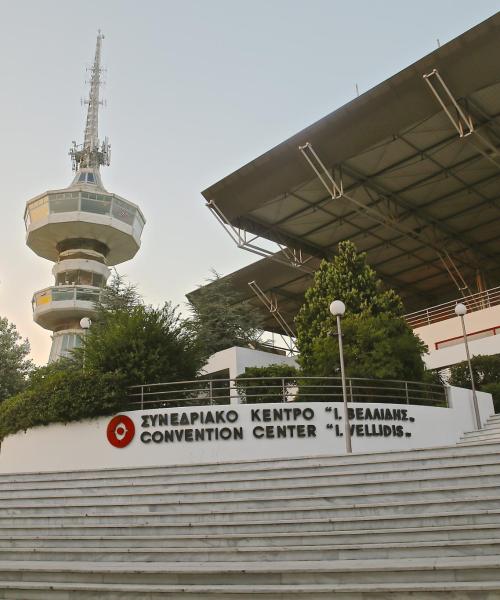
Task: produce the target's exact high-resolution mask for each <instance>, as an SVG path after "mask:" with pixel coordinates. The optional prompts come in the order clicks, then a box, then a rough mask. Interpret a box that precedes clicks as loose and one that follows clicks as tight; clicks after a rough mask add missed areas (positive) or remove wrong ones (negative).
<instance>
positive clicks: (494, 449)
mask: <svg viewBox="0 0 500 600" xmlns="http://www.w3.org/2000/svg"><path fill="white" fill-rule="evenodd" d="M487 452H488V453H500V442H497V443H496V444H491V445H490V444H488V448H487ZM481 454H483V452H482V451H481V449H479V448H477V449H474V450H470V449H463V448H461V447H457V446H455V445H453V446H443V447H441V448H426V449H422V450H405V451H398V452H394V451H391V452H372V453H359V454H357V453H354V454H352V455H338V456H318V457H306V458H294V459H269V460H259V461H253V462H252V461H248V462H221V463H211V464H210V463H209V464H203V465H172V466H167V467H141V468H129V469H100V470H87V471H72V472H64V471H60V472H49V473H24V474H18V473H17V474H0V483H2V482H4V483H14V482H28V481H29V482H36V481H68V482H74V481H75V480H77V479H87V480H88V479H89V478H90V479H116V478H120V477H129V478H136V477H141V476H142V475H150V476H156V475H168V476H172V475H179V474H182V475H189V474H191V475H193V474H195V475H199V474H207V473H209V474H213V473H222V474H230V473H231V472H232V473H236V474H238V476H239V477H241V473H247V472H259V473H261V472H265V471H275V472H277V473H279V472H282V471H283V469H285V470H287V471H288V470H290V469H304V470H306V471H308V470H309V469H311V468H315V467H320V468H321V467H324V466H339V467H341V466H347V467H348V468H351V469H352V467H353V466H354V465H357V466H363V469H369V468H370V467H371V466H379V465H381V464H384V465H386V466H388V467H390V465H393V466H397V465H399V466H400V467H401V468H408V469H411V468H412V466H413V465H415V464H417V463H420V462H422V461H431V462H436V461H437V462H438V463H439V461H440V460H442V459H445V460H446V459H449V458H456V459H462V460H463V461H464V464H467V461H468V460H469V459H472V460H474V457H475V456H477V455H481ZM361 470H362V469H361Z"/></svg>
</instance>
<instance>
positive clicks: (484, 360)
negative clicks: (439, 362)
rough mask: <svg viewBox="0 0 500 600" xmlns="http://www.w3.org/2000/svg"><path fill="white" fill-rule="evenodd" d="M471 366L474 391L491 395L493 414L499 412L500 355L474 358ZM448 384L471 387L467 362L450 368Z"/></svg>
mask: <svg viewBox="0 0 500 600" xmlns="http://www.w3.org/2000/svg"><path fill="white" fill-rule="evenodd" d="M471 364H472V373H473V376H474V384H475V386H476V389H477V390H479V391H482V392H488V393H489V394H491V395H492V396H493V403H494V405H495V412H500V354H493V355H490V356H485V355H478V356H474V357H473V358H472V359H471ZM449 384H450V385H456V386H458V387H465V388H470V387H471V381H470V372H469V364H468V363H467V361H463V362H461V363H458V364H456V365H453V366H452V367H451V369H450V379H449Z"/></svg>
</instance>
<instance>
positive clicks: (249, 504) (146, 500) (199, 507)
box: [0, 481, 500, 526]
mask: <svg viewBox="0 0 500 600" xmlns="http://www.w3.org/2000/svg"><path fill="white" fill-rule="evenodd" d="M379 488H380V489H379V490H377V491H371V492H370V494H369V495H362V494H360V493H359V492H358V490H354V489H351V488H349V487H348V488H346V489H345V490H340V491H337V490H335V489H334V488H332V490H330V489H327V490H317V492H318V493H316V494H314V493H309V494H306V493H304V490H298V491H297V493H296V494H287V491H288V490H276V492H277V493H276V495H274V494H264V493H262V492H260V493H256V494H252V493H251V492H250V491H249V492H247V491H245V492H241V493H240V494H237V493H226V494H220V495H210V494H206V495H204V496H202V497H200V496H198V495H196V494H193V495H190V496H189V497H188V498H185V497H183V496H182V495H181V494H178V495H175V494H173V495H168V494H154V495H144V496H141V495H136V496H135V495H129V496H109V497H105V496H101V497H88V498H87V497H81V498H69V499H66V498H57V499H55V498H53V499H51V500H50V501H44V502H42V501H40V500H34V501H31V500H29V499H23V500H19V501H18V502H16V501H14V500H9V501H3V502H1V503H0V506H1V511H0V526H1V525H2V523H3V522H4V521H5V519H6V518H7V517H12V516H18V517H22V516H28V515H30V516H32V515H33V516H35V515H39V516H40V517H48V516H65V515H67V514H77V513H78V512H80V513H84V514H86V515H94V514H102V515H117V514H124V515H126V516H128V515H129V514H132V513H133V511H140V510H143V511H153V512H159V511H164V512H169V513H171V514H188V513H189V514H191V513H193V512H195V513H196V512H197V513H200V514H206V513H209V512H213V511H214V510H216V511H222V510H238V511H241V512H245V511H247V510H252V509H256V508H259V509H272V508H276V507H279V509H280V510H282V511H283V512H286V511H289V510H292V511H293V510H296V509H298V508H309V507H311V506H312V507H317V508H332V507H337V506H338V507H342V506H344V505H353V504H356V503H357V502H359V499H360V497H362V498H363V501H364V504H367V505H369V504H374V505H378V504H380V503H384V504H392V503H397V502H405V503H408V504H411V503H413V502H415V501H419V502H424V501H425V502H429V503H432V502H435V501H439V502H442V501H460V500H462V499H466V498H475V499H477V500H482V499H487V498H489V497H491V495H492V494H495V493H498V492H499V491H500V485H499V484H498V482H497V481H493V482H491V483H490V482H487V483H481V484H480V483H477V484H476V485H471V484H470V483H469V484H468V485H467V486H465V485H462V486H451V485H450V486H441V487H430V488H428V489H425V488H422V489H413V490H402V491H397V490H393V489H389V490H387V491H385V490H384V488H383V486H379ZM312 491H315V490H312ZM333 492H335V494H334V495H332V493H333ZM131 509H133V510H131Z"/></svg>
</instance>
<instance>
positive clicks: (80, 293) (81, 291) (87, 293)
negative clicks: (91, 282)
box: [76, 288, 100, 302]
mask: <svg viewBox="0 0 500 600" xmlns="http://www.w3.org/2000/svg"><path fill="white" fill-rule="evenodd" d="M99 295H100V293H99V292H98V291H97V290H89V289H86V288H76V299H77V300H83V301H84V302H98V301H99Z"/></svg>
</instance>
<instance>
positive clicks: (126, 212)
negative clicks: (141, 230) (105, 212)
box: [113, 198, 136, 225]
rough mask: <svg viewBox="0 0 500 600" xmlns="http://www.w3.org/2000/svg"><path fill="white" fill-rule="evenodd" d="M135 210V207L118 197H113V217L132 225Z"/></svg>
mask: <svg viewBox="0 0 500 600" xmlns="http://www.w3.org/2000/svg"><path fill="white" fill-rule="evenodd" d="M135 213H136V210H135V207H133V206H131V205H130V204H127V203H126V202H123V201H122V200H119V199H118V198H114V199H113V217H115V219H118V220H120V221H123V222H124V223H127V224H128V225H132V223H133V222H134V216H135Z"/></svg>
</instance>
